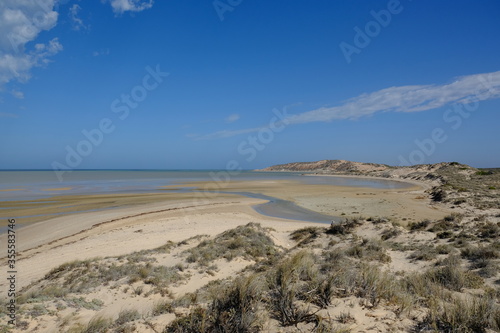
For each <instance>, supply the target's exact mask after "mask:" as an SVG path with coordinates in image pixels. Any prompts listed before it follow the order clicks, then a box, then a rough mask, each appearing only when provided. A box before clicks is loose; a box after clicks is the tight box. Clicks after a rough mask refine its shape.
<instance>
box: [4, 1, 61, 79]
mask: <svg viewBox="0 0 500 333" xmlns="http://www.w3.org/2000/svg"><path fill="white" fill-rule="evenodd" d="M54 5H55V0H36V1H35V0H2V1H1V2H0V87H2V86H3V85H4V84H6V83H8V82H10V81H12V80H17V81H20V82H25V81H27V80H28V79H29V78H30V76H31V74H30V70H31V69H32V68H33V67H36V66H43V65H45V64H47V63H48V62H49V57H51V56H53V55H54V54H56V53H57V52H59V51H61V50H62V46H61V44H60V43H59V41H58V39H57V38H54V39H52V40H51V41H50V42H48V43H47V44H42V43H38V44H35V46H34V47H33V48H32V49H30V50H26V44H27V43H29V42H31V41H34V40H35V39H36V38H37V36H38V35H39V33H40V32H41V31H44V30H50V29H52V28H53V27H54V26H55V25H56V23H57V17H58V13H57V12H56V11H54Z"/></svg>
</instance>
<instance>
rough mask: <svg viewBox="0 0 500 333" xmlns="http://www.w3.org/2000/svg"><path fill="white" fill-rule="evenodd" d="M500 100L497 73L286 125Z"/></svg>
mask: <svg viewBox="0 0 500 333" xmlns="http://www.w3.org/2000/svg"><path fill="white" fill-rule="evenodd" d="M495 98H500V71H498V72H492V73H486V74H475V75H469V76H463V77H459V78H457V79H455V80H454V81H453V82H452V83H449V84H443V85H415V86H401V87H390V88H386V89H382V90H378V91H375V92H373V93H369V94H362V95H359V96H357V97H354V98H352V99H350V100H348V101H346V102H345V103H343V104H341V105H339V106H334V107H322V108H319V109H315V110H311V111H307V112H303V113H300V114H297V115H292V116H289V117H288V118H286V122H287V123H288V124H304V123H310V122H329V121H332V120H342V119H357V118H360V117H364V116H369V115H373V114H375V113H378V112H418V111H425V110H431V109H436V108H439V107H443V106H446V105H448V104H451V103H471V102H478V101H483V100H488V99H495ZM261 128H262V127H258V128H250V129H241V130H235V131H219V132H215V133H211V134H207V135H204V136H202V137H199V138H198V139H215V138H226V137H230V136H235V135H239V134H246V133H252V132H257V131H259V130H260V129H261Z"/></svg>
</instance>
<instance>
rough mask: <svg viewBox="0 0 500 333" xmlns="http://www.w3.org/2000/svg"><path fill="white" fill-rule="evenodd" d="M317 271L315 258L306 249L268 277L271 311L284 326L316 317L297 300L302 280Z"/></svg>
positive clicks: (310, 276) (309, 277)
mask: <svg viewBox="0 0 500 333" xmlns="http://www.w3.org/2000/svg"><path fill="white" fill-rule="evenodd" d="M316 273H317V272H316V271H315V270H314V258H313V256H312V255H311V254H310V253H308V252H305V251H302V252H299V253H297V254H296V255H294V256H293V257H291V258H290V259H288V260H285V261H284V262H283V263H281V264H280V265H279V266H278V267H277V268H276V269H275V270H273V271H271V273H270V275H269V279H268V283H269V289H270V296H271V301H270V303H271V304H270V305H271V313H272V315H273V316H274V318H275V319H277V320H279V322H280V323H281V325H283V326H291V325H297V324H298V323H300V322H310V321H312V320H313V319H314V315H313V313H311V311H310V309H309V308H304V307H303V306H300V305H299V304H298V302H297V300H298V296H299V290H300V286H301V282H302V281H303V280H304V279H307V280H311V278H312V277H313V276H314V275H315V274H316Z"/></svg>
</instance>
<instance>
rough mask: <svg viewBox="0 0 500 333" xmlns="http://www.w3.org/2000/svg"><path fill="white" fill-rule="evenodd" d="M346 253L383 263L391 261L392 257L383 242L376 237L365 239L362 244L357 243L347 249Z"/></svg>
mask: <svg viewBox="0 0 500 333" xmlns="http://www.w3.org/2000/svg"><path fill="white" fill-rule="evenodd" d="M345 253H346V254H347V255H348V256H351V257H356V258H359V259H366V260H368V261H371V260H377V261H380V262H383V263H387V262H391V257H390V256H389V255H388V254H387V250H386V247H385V245H384V243H383V242H381V241H379V240H374V239H363V241H362V242H361V244H356V245H354V246H352V247H351V248H349V249H347V250H346V251H345Z"/></svg>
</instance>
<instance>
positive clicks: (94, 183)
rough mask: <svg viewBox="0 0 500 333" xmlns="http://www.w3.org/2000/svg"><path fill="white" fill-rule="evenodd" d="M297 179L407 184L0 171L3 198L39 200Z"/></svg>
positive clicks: (210, 173) (249, 174)
mask: <svg viewBox="0 0 500 333" xmlns="http://www.w3.org/2000/svg"><path fill="white" fill-rule="evenodd" d="M280 179H281V180H296V181H300V182H303V183H305V184H330V185H340V186H359V187H372V188H387V189H393V188H403V187H405V186H407V185H405V184H404V183H401V182H397V181H391V180H378V179H362V178H350V177H328V176H316V177H304V176H303V173H299V172H257V171H240V172H238V174H235V175H229V174H228V172H226V171H225V170H78V171H72V172H71V173H66V174H65V177H64V180H63V181H62V182H60V181H59V180H58V179H57V176H56V174H55V173H54V172H53V171H0V201H10V200H16V201H17V200H36V199H40V198H47V197H51V196H55V195H72V194H100V193H145V192H148V193H152V192H156V191H161V190H162V188H163V187H164V186H169V185H178V184H185V183H188V182H196V181H214V182H217V181H220V182H225V181H227V180H231V181H252V180H280Z"/></svg>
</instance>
